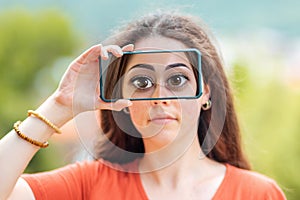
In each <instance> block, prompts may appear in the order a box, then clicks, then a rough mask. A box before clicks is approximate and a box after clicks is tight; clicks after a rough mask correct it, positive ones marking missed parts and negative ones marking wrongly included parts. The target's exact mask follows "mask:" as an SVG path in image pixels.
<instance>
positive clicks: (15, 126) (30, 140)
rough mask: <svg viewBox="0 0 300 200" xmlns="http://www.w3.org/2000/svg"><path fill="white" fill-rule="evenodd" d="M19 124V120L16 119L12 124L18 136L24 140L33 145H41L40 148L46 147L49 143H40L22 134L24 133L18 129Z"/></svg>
mask: <svg viewBox="0 0 300 200" xmlns="http://www.w3.org/2000/svg"><path fill="white" fill-rule="evenodd" d="M20 124H21V121H17V122H16V123H15V124H14V130H15V132H16V133H17V134H18V136H19V137H20V138H22V139H23V140H26V141H27V142H29V143H31V144H33V145H35V146H38V147H41V148H46V147H48V146H49V143H48V142H44V143H42V142H39V141H36V140H34V139H31V138H29V137H28V136H26V135H24V134H23V133H22V132H21V131H20V129H19V126H20Z"/></svg>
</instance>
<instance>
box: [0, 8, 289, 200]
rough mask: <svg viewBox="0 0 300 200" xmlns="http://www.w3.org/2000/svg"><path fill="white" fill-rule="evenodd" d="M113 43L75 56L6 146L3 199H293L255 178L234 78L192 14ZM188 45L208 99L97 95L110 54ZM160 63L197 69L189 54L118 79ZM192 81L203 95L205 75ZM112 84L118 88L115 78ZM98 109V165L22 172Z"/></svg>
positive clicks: (157, 21)
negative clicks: (196, 56)
mask: <svg viewBox="0 0 300 200" xmlns="http://www.w3.org/2000/svg"><path fill="white" fill-rule="evenodd" d="M108 43H109V44H115V45H106V46H103V45H96V46H93V47H91V48H90V49H89V50H87V51H86V52H84V53H83V54H82V55H80V56H79V57H78V58H77V59H75V60H74V61H73V62H72V63H71V64H70V66H69V68H68V69H67V71H66V73H65V75H64V76H63V78H62V80H61V82H60V85H59V87H58V89H57V90H56V91H55V92H54V94H52V95H51V96H50V97H49V98H48V99H47V100H46V101H45V102H44V103H43V104H42V105H41V106H40V107H39V108H38V109H37V110H36V112H31V111H30V112H29V115H30V116H29V117H28V118H26V119H25V120H24V121H23V122H22V123H21V124H15V126H14V130H12V131H11V132H10V133H8V134H7V135H6V136H5V137H4V138H3V139H2V140H1V143H0V163H1V165H0V173H1V174H0V177H1V180H5V184H1V186H0V194H1V196H0V197H1V199H5V198H7V197H10V199H34V198H35V199H101V198H102V199H285V197H284V194H283V193H282V191H281V190H280V188H279V187H278V186H277V184H276V183H275V182H274V181H273V180H271V179H269V178H267V177H265V176H263V175H260V174H258V173H255V172H251V171H249V169H250V167H249V164H248V162H247V160H246V158H245V157H244V155H243V153H242V151H241V145H240V131H239V126H238V123H237V118H236V114H235V110H234V106H233V100H232V94H231V92H230V88H229V85H228V81H227V79H226V77H225V74H224V71H223V66H222V62H221V59H220V56H219V55H218V52H217V50H216V48H215V47H214V45H213V44H212V40H211V38H210V37H209V35H208V33H207V32H206V30H204V28H203V24H201V23H199V22H198V21H197V20H195V19H194V18H193V17H189V16H182V15H179V14H170V13H155V14H151V15H148V16H145V17H143V18H141V19H140V20H137V21H135V22H132V23H130V24H129V25H127V26H126V27H125V28H123V29H122V30H121V31H120V32H119V33H118V34H116V35H114V36H112V37H111V38H110V40H108ZM187 48H196V49H198V50H199V51H200V52H201V59H202V61H201V64H202V73H201V76H202V77H203V82H204V85H203V88H202V89H203V94H202V95H201V97H200V98H197V99H189V100H187V99H165V98H164V99H159V98H158V99H157V98H155V99H150V100H144V101H129V100H124V99H121V100H118V101H117V102H115V103H107V102H104V101H102V100H101V99H100V98H99V94H100V91H99V90H100V89H99V88H97V87H96V85H98V81H99V76H96V75H97V74H99V71H98V70H99V69H98V65H99V59H98V57H99V56H100V57H101V59H103V60H106V59H108V53H112V54H113V55H115V56H116V57H122V55H123V52H125V51H133V50H145V49H150V50H151V49H171V50H178V49H187ZM153 60H154V61H153ZM157 60H158V61H157ZM157 62H159V63H160V64H161V67H163V69H165V68H164V67H166V66H169V65H172V64H174V63H183V64H185V65H186V66H187V67H186V69H185V70H190V71H191V70H192V64H191V63H192V61H191V60H190V59H189V58H188V56H173V54H168V55H167V56H165V57H159V56H157V55H156V56H153V55H152V56H150V57H149V56H146V57H145V56H144V57H143V56H142V57H141V56H132V57H131V58H130V59H129V61H128V62H127V63H126V64H125V65H123V66H124V68H120V69H115V72H116V73H119V72H121V71H124V73H123V74H122V73H119V74H118V78H120V77H122V76H123V75H124V74H125V73H126V72H128V71H129V70H132V69H133V68H134V66H136V65H137V64H140V63H157ZM111 74H113V73H111ZM193 75H194V76H192V77H190V78H188V79H187V78H185V79H184V77H182V76H180V77H178V80H179V81H183V82H184V83H185V82H187V81H188V82H189V83H190V88H191V90H192V91H194V93H196V92H197V90H199V85H197V84H196V83H197V80H198V79H199V77H197V76H196V74H195V73H194V74H193ZM111 81H112V82H111V84H110V85H111V87H114V86H115V85H116V81H117V79H116V80H113V79H112V80H111ZM132 82H133V83H136V82H134V81H132ZM146 83H147V84H146V85H147V86H148V84H150V86H149V88H151V87H152V85H151V82H146ZM180 83H181V82H180ZM137 85H138V86H140V85H139V84H137ZM108 87H109V86H108ZM112 89H113V88H112ZM163 90H164V88H163V87H156V88H155V91H154V92H153V97H161V96H163V94H164V92H163ZM95 91H97V92H95ZM90 110H101V117H100V120H101V128H102V130H103V132H104V135H105V136H106V137H104V139H101V141H99V144H98V147H97V156H98V158H99V159H97V160H95V161H86V162H81V163H76V164H71V165H68V166H65V167H63V168H61V169H58V170H54V171H51V172H44V173H39V174H35V175H21V174H22V173H23V171H24V169H25V168H26V166H27V164H28V162H29V161H30V159H31V158H32V156H33V155H34V154H35V153H36V152H37V151H38V150H39V147H46V146H47V144H46V143H43V141H47V139H48V138H49V137H50V136H51V135H52V134H53V133H54V131H56V132H59V128H58V127H60V126H62V125H64V124H65V123H66V122H67V121H68V120H70V119H71V118H72V117H73V115H77V114H79V113H82V112H85V111H90ZM22 134H23V135H22ZM25 136H26V137H25ZM32 143H33V144H32Z"/></svg>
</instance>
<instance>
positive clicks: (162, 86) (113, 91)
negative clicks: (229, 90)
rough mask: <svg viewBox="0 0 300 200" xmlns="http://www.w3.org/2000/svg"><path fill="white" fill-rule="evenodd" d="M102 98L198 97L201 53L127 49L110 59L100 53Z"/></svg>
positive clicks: (200, 81)
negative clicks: (120, 54)
mask: <svg viewBox="0 0 300 200" xmlns="http://www.w3.org/2000/svg"><path fill="white" fill-rule="evenodd" d="M99 69H100V70H99V72H100V98H101V99H102V100H103V101H105V102H115V101H117V100H118V99H129V100H131V101H138V100H160V99H161V100H163V99H196V98H199V97H200V96H201V95H202V92H203V78H202V69H201V53H200V51H199V50H198V49H194V48H192V49H178V50H165V49H164V50H161V49H154V50H153V49H152V50H142V51H131V52H124V54H123V56H121V57H119V58H118V57H115V56H114V55H113V54H111V53H109V58H108V59H107V60H103V59H101V57H99Z"/></svg>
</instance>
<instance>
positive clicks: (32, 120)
mask: <svg viewBox="0 0 300 200" xmlns="http://www.w3.org/2000/svg"><path fill="white" fill-rule="evenodd" d="M36 111H37V112H38V113H39V114H41V115H43V116H44V117H45V118H47V119H48V120H49V121H50V122H51V123H53V124H55V125H56V126H57V127H61V126H62V125H64V124H65V123H66V122H67V121H69V120H70V119H71V118H72V112H71V110H70V109H69V108H67V107H64V106H62V105H60V104H59V103H57V102H56V101H55V99H54V97H49V99H47V101H45V102H44V103H43V104H42V105H41V106H40V107H39V108H38V109H37V110H36ZM19 129H20V131H21V132H22V133H23V134H24V135H26V136H28V137H29V138H32V139H34V140H37V141H40V142H45V141H47V140H48V139H49V137H50V136H51V135H52V134H54V132H55V131H54V129H52V128H51V127H49V126H48V125H47V124H46V123H44V122H43V121H42V120H40V119H38V118H36V117H34V116H31V117H28V118H26V119H25V120H24V121H23V122H22V123H21V125H20V126H19ZM38 150H39V147H37V146H35V145H33V144H31V143H29V142H27V141H25V140H24V139H22V138H20V137H19V136H18V135H17V134H16V132H15V131H14V130H12V131H10V132H9V133H8V134H7V135H6V136H4V137H3V138H2V139H1V140H0V180H1V181H0V199H5V198H6V197H7V196H8V195H9V194H10V193H11V191H12V189H13V188H14V186H15V184H16V182H17V180H18V178H19V177H20V175H21V174H22V173H23V171H24V170H25V168H26V167H27V165H28V163H29V161H30V160H31V159H32V157H33V156H34V155H35V153H36V152H37V151H38Z"/></svg>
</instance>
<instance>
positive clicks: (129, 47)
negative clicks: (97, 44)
mask: <svg viewBox="0 0 300 200" xmlns="http://www.w3.org/2000/svg"><path fill="white" fill-rule="evenodd" d="M133 50H134V45H133V44H127V45H125V46H124V47H122V51H133Z"/></svg>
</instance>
